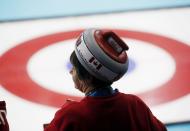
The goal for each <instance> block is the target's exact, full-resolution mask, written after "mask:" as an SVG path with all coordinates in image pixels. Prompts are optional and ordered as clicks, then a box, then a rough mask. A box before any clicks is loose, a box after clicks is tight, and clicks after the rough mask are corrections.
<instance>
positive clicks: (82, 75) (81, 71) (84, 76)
mask: <svg viewBox="0 0 190 131" xmlns="http://www.w3.org/2000/svg"><path fill="white" fill-rule="evenodd" d="M70 62H71V64H72V65H73V66H74V67H75V68H76V73H77V75H78V78H79V79H80V80H88V79H91V82H90V83H89V84H91V85H92V86H93V87H96V88H99V87H107V86H110V85H111V84H112V82H105V81H102V80H99V79H97V78H95V77H94V76H93V75H91V74H90V73H89V72H88V71H87V70H86V69H85V68H84V67H83V66H82V65H81V63H80V62H79V60H78V58H77V56H76V54H75V52H74V51H73V52H72V54H71V56H70Z"/></svg>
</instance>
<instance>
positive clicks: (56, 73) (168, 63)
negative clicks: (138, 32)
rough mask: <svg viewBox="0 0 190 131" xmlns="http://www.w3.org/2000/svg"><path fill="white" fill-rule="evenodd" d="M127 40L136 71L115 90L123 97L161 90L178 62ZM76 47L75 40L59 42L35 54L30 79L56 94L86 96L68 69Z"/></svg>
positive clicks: (30, 64) (149, 45)
mask: <svg viewBox="0 0 190 131" xmlns="http://www.w3.org/2000/svg"><path fill="white" fill-rule="evenodd" d="M124 40H125V41H126V42H127V43H128V45H129V48H130V49H129V51H128V55H129V58H130V59H132V60H133V61H134V62H135V69H134V70H133V71H132V72H131V73H127V74H126V75H125V76H124V77H123V78H121V80H119V81H118V82H115V83H114V84H113V87H114V88H118V89H119V90H120V91H121V92H124V93H140V92H144V91H147V90H151V89H154V88H156V87H159V85H162V84H163V83H165V82H166V81H168V80H170V78H172V76H173V74H174V72H175V62H174V60H173V58H172V57H171V55H170V54H169V53H167V52H166V51H165V50H163V49H161V48H159V47H157V46H154V45H152V44H148V43H146V42H142V41H138V40H131V39H124ZM74 43H75V40H74V39H72V40H66V41H63V42H58V43H55V44H53V45H50V46H47V47H45V48H43V49H41V50H39V51H38V52H37V53H35V54H34V55H33V56H32V57H31V58H30V60H29V62H28V65H27V70H28V73H29V75H30V77H31V79H32V80H33V81H35V82H36V83H38V84H39V85H41V86H42V87H44V88H47V89H49V90H52V91H55V92H59V93H64V94H68V95H74V96H83V94H82V93H81V92H80V91H78V90H77V89H75V87H74V84H73V81H72V77H71V75H70V74H69V70H68V68H67V66H66V65H67V64H68V62H69V57H70V54H71V53H72V51H73V50H74ZM129 66H130V65H129Z"/></svg>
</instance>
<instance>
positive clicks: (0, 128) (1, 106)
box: [0, 101, 9, 131]
mask: <svg viewBox="0 0 190 131" xmlns="http://www.w3.org/2000/svg"><path fill="white" fill-rule="evenodd" d="M0 131H9V124H8V122H7V118H6V104H5V101H0Z"/></svg>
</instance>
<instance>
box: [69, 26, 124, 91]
mask: <svg viewBox="0 0 190 131" xmlns="http://www.w3.org/2000/svg"><path fill="white" fill-rule="evenodd" d="M126 50H128V46H127V45H126V44H125V43H124V42H123V41H122V40H121V38H119V37H118V35H116V34H115V33H113V32H112V31H105V30H97V29H87V30H85V31H84V32H82V34H81V35H80V37H79V38H78V40H77V42H76V46H75V51H73V52H72V54H71V56H70V61H71V63H72V65H73V69H72V70H71V72H70V73H71V74H72V76H73V80H74V83H75V87H76V88H79V90H81V91H82V92H85V90H87V89H81V88H83V87H86V88H88V87H89V88H90V87H93V88H103V87H107V86H110V85H111V84H112V83H113V82H114V81H116V80H118V79H120V78H121V77H122V76H123V75H124V74H125V73H126V72H127V69H128V57H127V54H126Z"/></svg>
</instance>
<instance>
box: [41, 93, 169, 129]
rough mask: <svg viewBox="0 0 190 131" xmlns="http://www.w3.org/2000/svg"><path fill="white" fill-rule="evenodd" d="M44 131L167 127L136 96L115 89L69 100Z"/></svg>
mask: <svg viewBox="0 0 190 131" xmlns="http://www.w3.org/2000/svg"><path fill="white" fill-rule="evenodd" d="M44 131H166V128H165V126H164V125H163V124H162V123H161V122H160V121H159V120H158V119H157V118H156V117H155V116H153V114H152V113H151V111H150V109H149V108H148V107H147V106H146V105H145V103H144V102H143V101H142V100H141V99H139V98H138V97H137V96H134V95H129V94H123V93H120V92H118V93H116V94H114V95H112V96H107V97H88V96H87V97H85V98H84V99H82V100H81V101H80V102H73V101H71V102H67V103H66V104H65V105H64V106H63V107H62V108H61V109H60V110H59V111H58V112H57V113H56V114H55V117H54V119H53V120H52V121H51V123H50V124H49V125H48V126H47V127H46V128H45V130H44Z"/></svg>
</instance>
